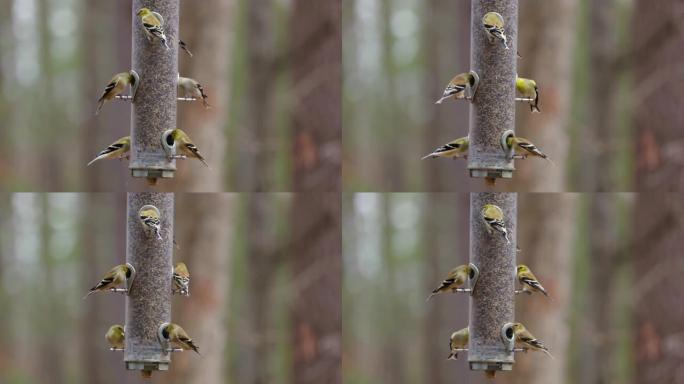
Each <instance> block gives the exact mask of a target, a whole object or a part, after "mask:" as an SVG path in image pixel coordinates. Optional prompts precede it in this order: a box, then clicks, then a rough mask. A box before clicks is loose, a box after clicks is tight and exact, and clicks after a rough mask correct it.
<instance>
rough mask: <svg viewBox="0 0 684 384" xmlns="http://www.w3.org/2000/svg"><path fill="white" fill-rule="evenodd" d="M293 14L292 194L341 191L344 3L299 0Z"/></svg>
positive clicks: (296, 0)
mask: <svg viewBox="0 0 684 384" xmlns="http://www.w3.org/2000/svg"><path fill="white" fill-rule="evenodd" d="M291 15H292V16H291V30H290V31H291V38H290V52H289V55H290V62H291V65H292V70H291V73H292V85H291V89H290V92H291V93H290V95H291V96H290V97H291V98H292V99H293V103H294V105H293V106H292V115H291V116H292V122H293V136H292V140H293V142H292V145H293V148H292V150H293V153H294V160H293V161H294V175H293V190H295V191H321V192H333V191H339V190H340V188H341V180H342V179H341V170H342V169H341V161H342V159H341V156H342V154H341V152H342V148H341V147H340V145H341V144H340V143H341V135H342V64H341V63H342V38H341V33H342V26H341V4H340V2H339V1H316V2H312V1H308V0H295V1H294V3H293V8H292V11H291Z"/></svg>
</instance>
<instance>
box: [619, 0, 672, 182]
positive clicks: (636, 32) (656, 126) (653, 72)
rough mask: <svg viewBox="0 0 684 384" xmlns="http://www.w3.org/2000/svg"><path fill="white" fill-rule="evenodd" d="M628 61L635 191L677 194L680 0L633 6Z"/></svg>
mask: <svg viewBox="0 0 684 384" xmlns="http://www.w3.org/2000/svg"><path fill="white" fill-rule="evenodd" d="M633 14H634V19H633V23H632V25H634V23H639V25H643V27H642V28H633V34H632V40H631V42H632V54H633V55H632V56H631V57H630V59H632V61H633V64H634V74H633V78H634V79H635V81H636V84H634V85H633V89H635V90H638V91H635V97H634V100H633V105H634V110H635V112H634V124H635V126H636V141H635V144H634V147H633V148H634V153H635V154H636V176H635V179H634V180H635V188H636V190H638V191H661V192H662V191H681V190H683V189H684V172H682V169H683V168H682V165H683V164H684V160H683V159H684V158H683V157H682V155H681V154H682V152H683V151H684V141H683V140H682V139H681V138H682V135H681V129H682V126H684V109H683V108H681V102H680V101H681V100H683V99H684V88H683V87H682V86H681V82H682V78H683V77H684V72H683V71H682V65H681V64H682V60H683V58H682V56H683V54H682V49H681V47H682V44H684V34H682V33H680V32H679V30H680V25H681V23H680V20H681V15H682V11H681V2H680V1H679V0H664V1H658V2H655V3H653V2H649V1H647V0H638V1H636V3H635V9H634V12H633Z"/></svg>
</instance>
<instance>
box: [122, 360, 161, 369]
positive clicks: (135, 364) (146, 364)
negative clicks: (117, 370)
mask: <svg viewBox="0 0 684 384" xmlns="http://www.w3.org/2000/svg"><path fill="white" fill-rule="evenodd" d="M126 369H128V370H129V371H168V370H169V363H155V362H151V361H127V362H126Z"/></svg>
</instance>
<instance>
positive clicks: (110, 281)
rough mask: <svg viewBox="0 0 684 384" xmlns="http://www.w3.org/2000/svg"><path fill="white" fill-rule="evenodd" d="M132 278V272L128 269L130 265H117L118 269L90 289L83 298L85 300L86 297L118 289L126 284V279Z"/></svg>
mask: <svg viewBox="0 0 684 384" xmlns="http://www.w3.org/2000/svg"><path fill="white" fill-rule="evenodd" d="M130 277H131V270H130V269H129V268H128V265H126V264H121V265H117V266H116V267H114V268H112V269H110V270H109V272H107V273H106V274H105V275H104V277H103V278H102V280H101V281H100V282H99V283H97V284H96V285H95V286H94V287H92V288H90V291H89V292H88V294H87V295H85V296H84V297H83V298H84V299H85V298H86V297H88V296H90V295H92V294H93V293H95V292H98V291H106V290H108V289H110V288H116V287H117V286H118V285H121V284H123V283H125V282H126V279H129V278H130Z"/></svg>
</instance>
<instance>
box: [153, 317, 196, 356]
mask: <svg viewBox="0 0 684 384" xmlns="http://www.w3.org/2000/svg"><path fill="white" fill-rule="evenodd" d="M162 336H163V337H164V338H165V339H166V340H168V341H169V343H171V344H172V345H173V346H175V347H178V348H180V349H184V350H193V351H195V352H197V353H198V354H199V347H198V346H196V345H195V343H194V342H193V341H192V339H191V338H190V336H188V334H187V333H185V330H184V329H183V328H181V327H180V325H178V324H174V323H170V324H168V325H167V326H165V327H164V328H163V329H162Z"/></svg>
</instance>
